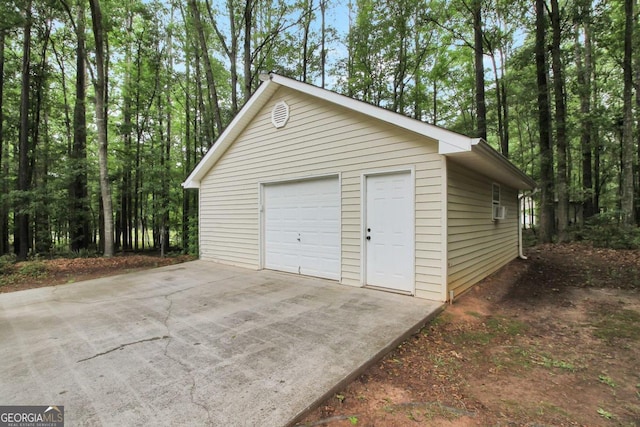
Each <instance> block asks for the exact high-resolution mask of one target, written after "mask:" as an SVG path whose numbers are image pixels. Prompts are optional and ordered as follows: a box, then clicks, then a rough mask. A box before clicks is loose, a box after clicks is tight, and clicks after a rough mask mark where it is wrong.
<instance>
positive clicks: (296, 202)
mask: <svg viewBox="0 0 640 427" xmlns="http://www.w3.org/2000/svg"><path fill="white" fill-rule="evenodd" d="M263 201H264V226H265V267H266V268H269V269H272V270H280V271H287V272H290V273H298V274H305V275H308V276H317V277H324V278H327V279H334V280H339V279H340V190H339V185H338V178H337V177H335V178H325V179H314V180H309V181H296V182H287V183H280V184H269V185H265V187H264V199H263Z"/></svg>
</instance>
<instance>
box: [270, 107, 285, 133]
mask: <svg viewBox="0 0 640 427" xmlns="http://www.w3.org/2000/svg"><path fill="white" fill-rule="evenodd" d="M288 121H289V106H288V105H287V103H286V102H284V101H280V102H278V103H277V104H276V105H274V106H273V110H271V123H273V125H274V126H275V127H276V129H280V128H282V127H284V126H285V125H286V124H287V122H288Z"/></svg>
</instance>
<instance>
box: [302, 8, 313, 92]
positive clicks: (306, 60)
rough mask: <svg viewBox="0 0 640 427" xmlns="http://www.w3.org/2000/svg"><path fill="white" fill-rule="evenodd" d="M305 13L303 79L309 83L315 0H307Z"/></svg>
mask: <svg viewBox="0 0 640 427" xmlns="http://www.w3.org/2000/svg"><path fill="white" fill-rule="evenodd" d="M303 14H304V25H303V31H302V81H303V82H305V83H309V82H308V81H307V78H308V75H307V74H308V68H309V60H310V59H311V58H310V55H309V33H310V29H311V16H313V0H306V4H305V10H304V12H303Z"/></svg>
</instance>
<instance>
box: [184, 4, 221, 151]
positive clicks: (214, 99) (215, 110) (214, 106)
mask: <svg viewBox="0 0 640 427" xmlns="http://www.w3.org/2000/svg"><path fill="white" fill-rule="evenodd" d="M189 7H190V8H191V13H192V15H193V21H194V26H195V27H196V28H195V29H196V32H197V33H198V40H199V42H200V49H201V50H202V59H203V60H204V68H205V75H206V78H207V86H208V87H209V98H208V102H209V111H210V112H211V117H212V118H213V120H212V122H211V124H210V126H212V127H214V128H215V129H216V131H217V132H216V134H217V135H219V134H220V133H221V132H222V115H221V113H220V105H219V102H218V90H217V88H216V82H215V80H214V78H213V67H212V66H211V57H210V56H209V50H208V49H207V40H206V36H205V33H204V28H203V26H202V20H201V18H200V11H199V10H198V5H197V4H196V2H195V0H189ZM210 144H213V141H211V142H210Z"/></svg>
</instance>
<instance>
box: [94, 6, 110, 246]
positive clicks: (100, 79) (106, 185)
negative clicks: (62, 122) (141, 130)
mask: <svg viewBox="0 0 640 427" xmlns="http://www.w3.org/2000/svg"><path fill="white" fill-rule="evenodd" d="M89 6H90V7H91V17H92V21H93V36H94V39H95V47H96V80H95V82H94V88H95V104H96V127H97V130H98V164H99V168H100V193H101V195H102V209H103V215H104V249H103V250H104V256H105V257H112V256H113V253H114V246H113V237H114V236H113V204H112V200H111V184H110V182H109V168H108V151H107V122H106V114H105V112H106V102H105V100H106V93H107V87H106V78H107V76H106V70H105V42H104V30H103V27H102V11H101V10H100V3H99V0H89Z"/></svg>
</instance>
